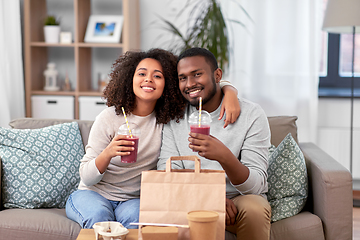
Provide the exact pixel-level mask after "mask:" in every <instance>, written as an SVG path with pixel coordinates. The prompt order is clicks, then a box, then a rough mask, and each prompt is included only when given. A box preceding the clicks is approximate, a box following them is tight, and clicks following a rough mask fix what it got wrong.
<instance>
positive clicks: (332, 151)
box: [317, 98, 360, 180]
mask: <svg viewBox="0 0 360 240" xmlns="http://www.w3.org/2000/svg"><path fill="white" fill-rule="evenodd" d="M350 106H351V102H350V99H347V98H320V99H319V115H318V116H319V117H318V126H319V127H318V142H317V145H318V146H319V147H320V148H322V149H323V150H324V151H325V152H327V153H328V154H329V155H330V156H332V157H333V158H335V159H336V160H337V161H338V162H340V163H341V164H342V165H343V166H344V167H346V168H347V169H348V170H350V114H351V111H350ZM352 168H353V178H354V179H357V180H360V99H355V101H354V122H353V167H352Z"/></svg>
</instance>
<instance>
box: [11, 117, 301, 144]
mask: <svg viewBox="0 0 360 240" xmlns="http://www.w3.org/2000/svg"><path fill="white" fill-rule="evenodd" d="M268 120H269V125H270V131H271V144H273V145H275V146H276V147H277V146H278V145H279V144H280V142H281V141H282V140H283V139H284V138H285V137H286V135H287V134H288V133H291V135H292V136H293V138H294V139H295V141H296V142H297V143H298V138H297V126H296V120H297V117H296V116H275V117H268ZM73 121H76V122H77V123H78V124H79V128H80V133H81V136H82V139H83V143H84V147H85V146H86V144H87V142H88V139H89V133H90V129H91V126H92V124H93V121H86V120H64V119H36V118H19V119H14V120H12V121H11V122H10V123H9V125H10V126H11V127H12V128H18V129H26V128H29V129H35V128H43V127H48V126H51V125H55V124H60V123H65V122H73Z"/></svg>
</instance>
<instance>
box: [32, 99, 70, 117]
mask: <svg viewBox="0 0 360 240" xmlns="http://www.w3.org/2000/svg"><path fill="white" fill-rule="evenodd" d="M31 104H32V107H31V108H32V115H33V117H34V118H62V119H74V97H73V96H46V95H45V96H42V95H34V96H31Z"/></svg>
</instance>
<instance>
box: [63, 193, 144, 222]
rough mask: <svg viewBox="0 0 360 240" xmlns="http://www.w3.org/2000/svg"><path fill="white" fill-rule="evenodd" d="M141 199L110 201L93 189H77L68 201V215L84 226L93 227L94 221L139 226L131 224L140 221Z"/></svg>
mask: <svg viewBox="0 0 360 240" xmlns="http://www.w3.org/2000/svg"><path fill="white" fill-rule="evenodd" d="M139 209H140V199H138V198H137V199H131V200H128V201H124V202H119V201H110V200H108V199H106V198H104V197H103V196H101V195H100V194H98V193H97V192H94V191H91V190H77V191H75V192H73V193H72V194H71V195H70V196H69V198H68V200H67V202H66V215H67V217H68V218H70V219H71V220H73V221H75V222H77V223H79V224H80V226H81V227H82V228H92V226H93V225H94V223H97V222H103V221H117V222H119V223H121V224H122V225H123V226H124V227H126V228H137V226H134V225H130V223H132V222H139Z"/></svg>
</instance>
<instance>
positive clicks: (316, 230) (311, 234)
mask: <svg viewBox="0 0 360 240" xmlns="http://www.w3.org/2000/svg"><path fill="white" fill-rule="evenodd" d="M274 239H276V240H290V239H291V240H304V239H316V240H325V238H324V231H323V225H322V222H321V219H320V218H319V217H318V216H316V215H315V214H312V213H310V212H301V213H299V214H297V215H295V216H292V217H289V218H286V219H283V220H280V221H277V222H274V223H272V224H271V230H270V240H274Z"/></svg>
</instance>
